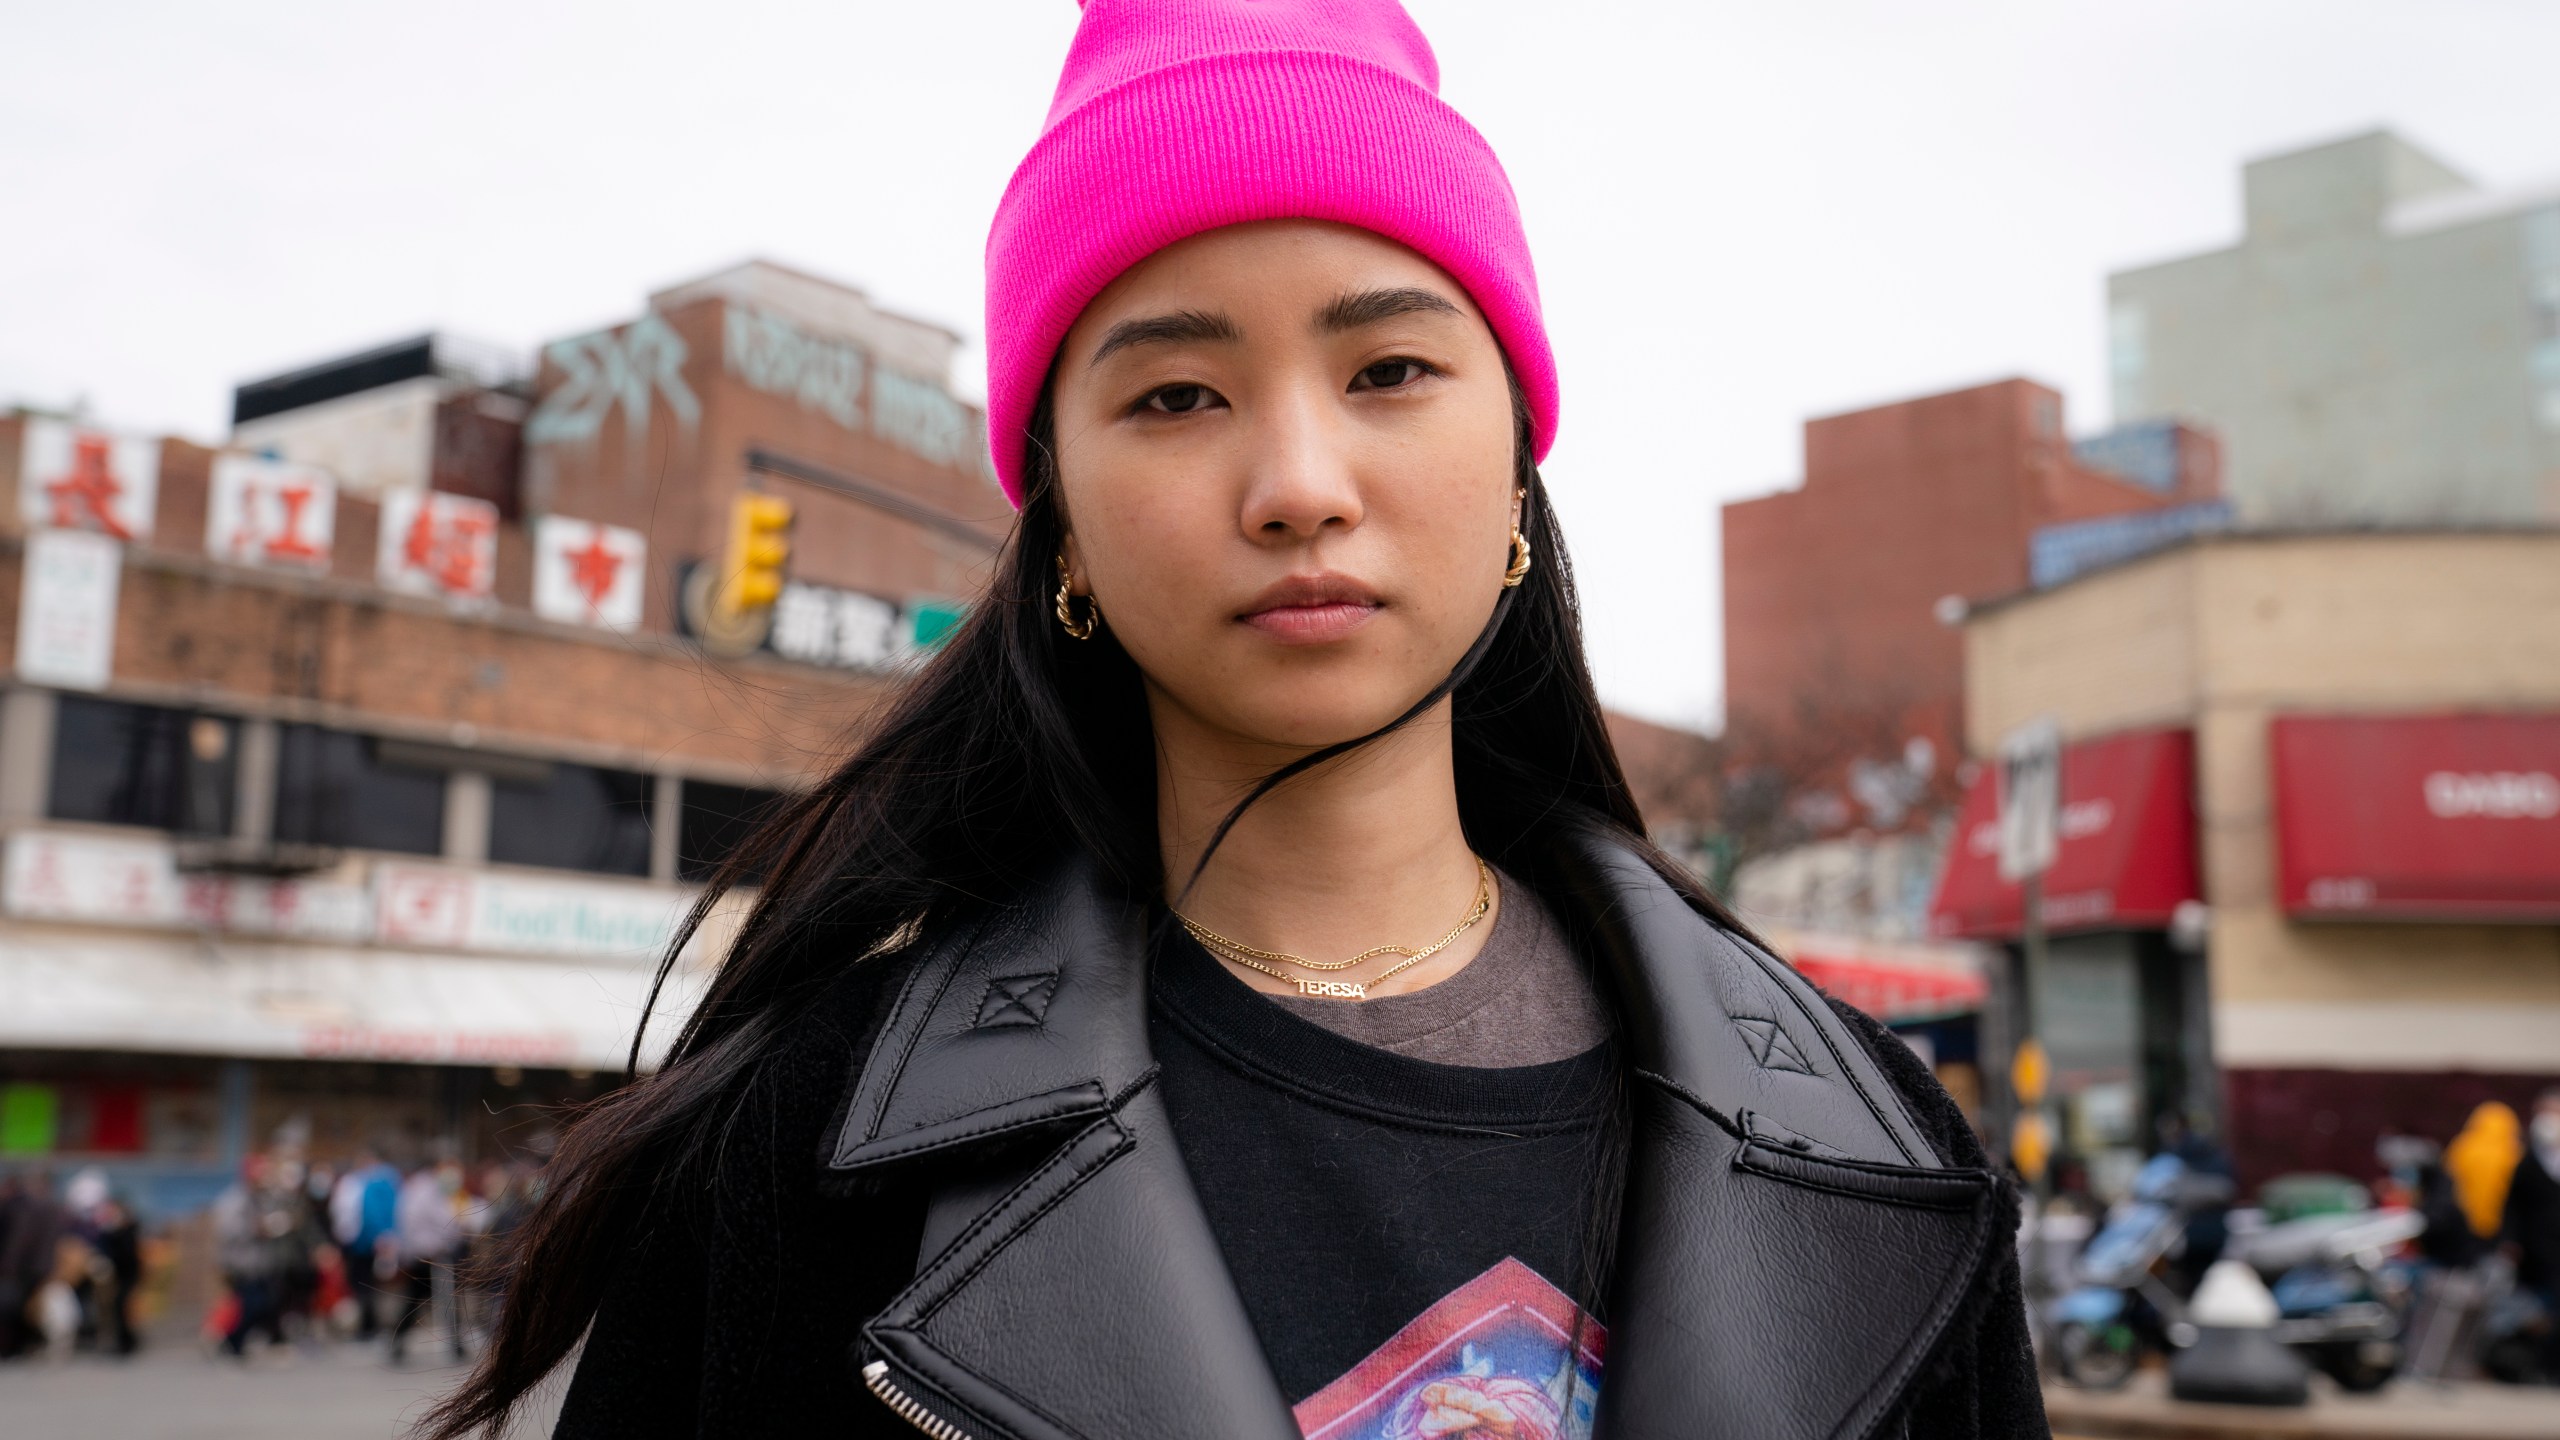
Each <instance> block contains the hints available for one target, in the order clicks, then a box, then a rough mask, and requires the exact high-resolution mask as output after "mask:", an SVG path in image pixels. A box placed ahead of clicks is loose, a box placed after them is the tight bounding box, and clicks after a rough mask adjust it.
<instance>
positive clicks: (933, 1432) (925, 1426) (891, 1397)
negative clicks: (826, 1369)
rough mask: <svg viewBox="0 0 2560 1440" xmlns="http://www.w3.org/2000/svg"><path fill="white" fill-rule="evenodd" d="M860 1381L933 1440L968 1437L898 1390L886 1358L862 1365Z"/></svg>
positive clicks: (955, 1439) (883, 1402)
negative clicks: (890, 1375) (891, 1377)
mask: <svg viewBox="0 0 2560 1440" xmlns="http://www.w3.org/2000/svg"><path fill="white" fill-rule="evenodd" d="M839 1373H841V1372H839ZM862 1383H863V1384H865V1385H868V1386H870V1387H871V1393H872V1394H874V1395H877V1396H879V1397H880V1403H881V1404H883V1405H886V1406H888V1407H889V1408H890V1409H891V1410H894V1411H896V1412H897V1414H898V1418H899V1419H901V1420H904V1421H906V1422H907V1423H908V1424H910V1425H913V1426H914V1427H916V1428H917V1429H919V1430H921V1431H923V1432H924V1433H926V1434H927V1435H930V1436H932V1437H933V1440H969V1437H968V1435H967V1434H966V1433H965V1432H964V1431H962V1430H961V1429H960V1427H959V1426H957V1425H954V1424H952V1423H951V1422H950V1421H948V1420H945V1419H943V1418H942V1417H941V1416H939V1415H936V1414H934V1413H933V1412H932V1411H930V1410H927V1409H926V1408H924V1406H923V1405H922V1404H920V1403H918V1402H917V1400H916V1398H915V1397H914V1396H912V1395H910V1394H908V1393H907V1392H906V1391H904V1390H901V1389H899V1388H898V1382H896V1381H895V1380H892V1379H890V1378H889V1362H888V1361H886V1360H874V1361H872V1362H871V1363H870V1364H868V1365H865V1366H863V1367H862Z"/></svg>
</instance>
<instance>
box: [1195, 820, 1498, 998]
mask: <svg viewBox="0 0 2560 1440" xmlns="http://www.w3.org/2000/svg"><path fill="white" fill-rule="evenodd" d="M1492 909H1493V871H1492V869H1491V868H1490V867H1488V866H1487V865H1486V864H1485V863H1484V859H1483V857H1481V856H1479V857H1477V859H1476V903H1475V904H1474V906H1473V907H1471V908H1470V909H1469V910H1468V911H1467V913H1466V917H1465V918H1464V919H1462V920H1460V921H1459V922H1458V923H1457V924H1455V925H1453V926H1451V927H1450V928H1449V933H1448V934H1446V935H1443V936H1441V937H1440V938H1439V939H1437V940H1434V941H1432V942H1431V943H1430V944H1428V945H1425V946H1423V947H1422V948H1421V949H1419V950H1416V949H1414V948H1412V947H1411V946H1407V945H1372V946H1370V947H1369V948H1368V949H1366V950H1363V951H1361V952H1360V953H1359V954H1357V955H1354V956H1352V957H1351V958H1350V959H1348V960H1309V959H1306V958H1304V957H1303V956H1298V955H1292V954H1289V953H1288V952H1287V951H1285V950H1260V949H1256V948H1255V947H1253V946H1251V945H1247V944H1245V943H1244V942H1243V941H1241V940H1230V939H1228V938H1227V937H1226V936H1224V935H1221V934H1219V933H1218V932H1217V931H1215V930H1212V929H1210V928H1209V927H1208V926H1206V925H1203V924H1201V923H1200V922H1199V921H1197V920H1194V919H1192V918H1191V917H1190V916H1188V915H1185V914H1183V913H1182V912H1181V911H1179V910H1176V911H1174V912H1173V918H1174V919H1176V920H1179V921H1181V922H1182V928H1183V930H1184V931H1186V932H1187V933H1189V935H1190V936H1191V938H1192V939H1194V940H1197V941H1199V942H1200V944H1201V946H1202V947H1203V948H1205V949H1207V950H1208V951H1209V952H1210V953H1211V954H1213V955H1216V956H1217V957H1218V958H1220V959H1222V960H1231V961H1233V962H1235V963H1236V964H1238V965H1241V966H1243V967H1244V968H1246V969H1247V970H1254V971H1259V972H1260V973H1262V974H1265V975H1268V976H1270V977H1271V978H1272V979H1274V980H1285V981H1287V982H1288V983H1290V984H1292V985H1295V986H1297V987H1298V993H1299V994H1301V995H1322V996H1328V997H1332V998H1336V999H1343V1000H1366V999H1368V998H1369V987H1371V986H1373V985H1383V984H1385V983H1386V981H1387V979H1388V978H1389V977H1390V976H1394V975H1398V974H1401V973H1402V972H1404V971H1405V970H1408V969H1410V968H1412V967H1413V966H1416V965H1419V964H1421V963H1422V962H1423V961H1425V960H1428V959H1430V958H1431V957H1432V956H1434V955H1437V954H1439V953H1440V952H1441V951H1443V950H1446V949H1448V948H1449V947H1450V946H1451V945H1453V944H1455V943H1457V939H1458V937H1459V936H1461V935H1464V934H1466V933H1467V932H1468V931H1469V930H1472V929H1474V928H1475V925H1476V922H1477V921H1479V920H1482V919H1483V918H1484V917H1485V915H1486V913H1487V912H1489V911H1490V910H1492ZM1381 955H1401V956H1403V957H1404V958H1403V959H1401V960H1398V961H1397V962H1396V963H1394V964H1393V965H1390V966H1388V967H1387V968H1386V969H1384V970H1381V971H1379V972H1378V973H1377V974H1375V975H1372V976H1370V977H1369V978H1368V979H1366V980H1307V979H1302V978H1300V977H1299V976H1295V975H1291V974H1289V973H1287V972H1286V971H1282V970H1275V969H1273V968H1271V965H1268V964H1264V963H1263V962H1264V961H1270V962H1273V963H1275V964H1280V965H1294V966H1296V967H1298V968H1299V969H1301V970H1314V971H1318V972H1325V973H1330V972H1334V971H1341V970H1348V969H1350V968H1351V967H1352V966H1354V965H1358V964H1361V963H1363V962H1366V961H1369V960H1374V959H1376V958H1378V957H1379V956H1381Z"/></svg>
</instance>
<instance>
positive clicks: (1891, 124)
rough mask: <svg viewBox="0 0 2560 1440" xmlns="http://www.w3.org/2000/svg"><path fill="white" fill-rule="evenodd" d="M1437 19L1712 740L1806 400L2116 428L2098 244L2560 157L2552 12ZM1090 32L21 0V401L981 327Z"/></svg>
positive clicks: (1648, 619) (1011, 25)
mask: <svg viewBox="0 0 2560 1440" xmlns="http://www.w3.org/2000/svg"><path fill="white" fill-rule="evenodd" d="M1410 8H1411V9H1412V10H1413V11H1414V13H1415V14H1416V16H1417V17H1418V18H1419V19H1420V21H1421V22H1422V25H1423V28H1424V30H1425V31H1426V32H1427V33H1429V35H1430V36H1431V38H1432V40H1433V42H1434V44H1435V45H1436V46H1437V48H1438V50H1439V53H1440V59H1441V68H1442V72H1443V77H1444V94H1445V95H1446V96H1447V97H1448V98H1449V99H1450V100H1451V101H1452V102H1453V103H1455V104H1456V105H1457V106H1458V108H1459V109H1460V110H1462V111H1464V112H1465V113H1466V114H1467V115H1468V116H1469V117H1470V118H1472V119H1473V120H1474V121H1475V122H1476V124H1477V126H1478V127H1479V128H1480V129H1482V130H1483V131H1484V132H1485V133H1486V134H1487V135H1488V136H1489V137H1491V139H1492V141H1493V143H1494V146H1495V148H1496V149H1497V150H1498V151H1499V152H1500V153H1501V155H1502V157H1503V159H1504V161H1505V162H1506V164H1507V165H1508V167H1509V169H1510V171H1511V175H1512V179H1513V182H1514V184H1515V185H1516V186H1517V188H1518V189H1519V191H1520V195H1521V201H1522V206H1523V209H1524V210H1525V212H1526V214H1527V217H1528V224H1529V231H1530V238H1531V242H1532V245H1533V248H1534V249H1535V251H1536V254H1537V257H1538V264H1539V270H1540V273H1541V277H1542V280H1543V282H1544V286H1545V291H1546V304H1547V313H1548V318H1549V323H1550V325H1551V327H1552V329H1553V332H1554V335H1555V339H1556V344H1557V349H1558V351H1559V352H1560V358H1561V363H1562V366H1563V374H1564V387H1565V390H1564V394H1565V410H1564V425H1563V430H1562V438H1561V441H1560V443H1559V444H1558V445H1557V447H1556V451H1555V454H1554V455H1553V457H1552V458H1551V460H1550V463H1549V465H1548V476H1549V480H1550V483H1551V484H1552V486H1553V487H1554V490H1555V492H1556V495H1557V503H1558V507H1559V509H1560V511H1561V512H1562V514H1563V517H1564V519H1565V522H1566V524H1567V526H1568V527H1569V532H1570V535H1571V537H1572V539H1573V541H1574V546H1575V556H1576V559H1577V561H1578V563H1579V566H1580V569H1581V573H1582V576H1583V578H1584V586H1585V594H1586V595H1587V597H1588V601H1589V623H1590V629H1591V639H1592V648H1593V652H1594V659H1595V663H1596V664H1597V666H1598V669H1599V678H1600V686H1601V689H1602V691H1603V693H1604V694H1605V695H1606V696H1607V698H1608V699H1609V700H1610V701H1611V702H1612V703H1615V704H1619V705H1622V706H1624V707H1626V708H1629V709H1632V710H1635V711H1637V712H1639V713H1642V714H1647V715H1651V716H1654V717H1657V718H1662V719H1669V720H1675V721H1684V722H1688V723H1696V724H1705V723H1709V722H1711V721H1712V720H1713V718H1714V717H1715V715H1716V714H1717V705H1718V691H1719V689H1720V684H1721V669H1722V661H1721V658H1720V655H1719V647H1718V639H1717V637H1718V618H1717V608H1718V607H1717V595H1718V581H1717V544H1718V542H1717V535H1716V528H1715V507H1716V506H1717V504H1718V503H1720V502H1722V501H1724V500H1729V499H1733V498H1737V497H1740V496H1744V495H1749V494H1754V493H1758V492H1762V491H1766V490H1769V489H1773V488H1776V487H1777V486H1780V485H1782V484H1786V483H1789V482H1790V481H1791V480H1792V479H1793V477H1795V476H1796V474H1797V473H1798V470H1799V444H1798V442H1799V430H1798V427H1799V426H1800V425H1801V423H1802V422H1803V420H1804V419H1805V417H1807V416H1810V415H1818V414H1823V413H1827V412H1832V411H1837V410H1843V409H1850V408H1855V407H1858V406H1862V405H1867V404H1871V403H1876V402H1880V401H1885V400H1892V399H1898V398H1903V397H1907V396H1912V395H1919V394H1926V393H1929V392H1931V391H1935V390H1941V389H1948V388H1953V387H1955V386H1959V385H1964V384H1969V383H1972V382H1976V381H1980V380H1986V379H1993V378H1998V377H2001V376H2006V375H2021V374H2022V375H2028V376H2032V377H2034V378H2037V379H2040V380H2043V381H2045V382H2047V383H2049V384H2053V385H2057V386H2059V387H2061V388H2062V389H2063V390H2064V391H2065V392H2066V393H2067V394H2068V395H2069V397H2070V405H2071V412H2070V413H2071V425H2072V428H2073V430H2074V431H2075V432H2082V431H2088V430H2095V429H2099V428H2102V427H2103V426H2104V425H2105V423H2106V421H2107V418H2108V417H2107V415H2106V411H2105V406H2106V393H2105V385H2104V372H2103V358H2104V357H2103V346H2104V336H2103V324H2102V319H2103V317H2102V313H2101V312H2102V308H2103V307H2102V296H2103V286H2104V279H2105V275H2106V272H2107V271H2108V270H2110V269H2113V268H2119V267H2122V266H2125V265H2128V264H2132V263H2139V262H2143V261H2148V260H2152V259H2157V258H2162V257H2165V256H2169V255H2175V254H2180V253H2185V252H2187V251H2191V250H2196V249H2201V248H2206V247H2210V246H2215V245H2220V244H2224V243H2227V242H2228V241H2229V240H2230V239H2232V238H2233V237H2234V236H2235V234H2236V232H2237V229H2238V225H2239V219H2238V216H2239V176H2238V166H2239V164H2240V162H2241V161H2242V160H2243V159H2244V158H2247V157H2251V156H2255V155H2260V154H2265V153H2268V152H2270V151H2274V150H2282V149H2289V148H2292V147H2294V146H2296V145H2298V144H2301V143H2304V142H2311V141H2318V140H2324V139H2329V138H2333V137H2335V136H2337V135H2340V134H2344V133H2348V132H2351V131H2356V130H2362V129H2367V128H2371V127H2374V126H2377V125H2390V126H2393V127H2395V128H2398V129H2400V130H2401V131H2403V133H2405V134H2407V135H2409V136H2410V137H2411V138H2413V139H2415V140H2417V141H2418V142H2419V143H2420V144H2422V145H2425V146H2428V147H2430V148H2432V149H2433V150H2435V151H2436V153H2438V154H2439V155H2440V156H2442V157H2444V158H2446V159H2447V160H2449V161H2451V162H2452V163H2453V164H2454V165H2455V166H2456V167H2457V168H2460V169H2463V170H2465V171H2467V172H2468V173H2470V174H2472V175H2473V176H2474V177H2475V178H2478V179H2480V180H2482V181H2483V182H2485V183H2488V184H2491V185H2497V186H2505V185H2512V184H2522V183H2529V182H2534V181H2539V180H2544V179H2548V178H2552V177H2554V176H2560V69H2555V66H2554V58H2553V57H2555V56H2560V4H2555V3H2549V0H2400V3H2382V0H2108V3H2100V0H2041V3H2028V0H1935V3H1912V0H1800V3H1794V4H1767V3H1751V4H1740V3H1721V0H1719V3H1698V0H1684V3H1668V0H1665V3H1656V4H1642V5H1639V4H1617V3H1601V0H1576V3H1573V4H1561V3H1555V0H1546V3H1521V0H1412V3H1411V5H1410ZM1075 17H1076V9H1075V6H1074V4H1072V3H1071V0H945V3H938V4H923V5H917V4H902V5H895V6H892V5H884V4H873V3H861V0H843V3H825V4H820V3H801V4H789V5H786V4H770V3H761V0H726V3H722V4H719V5H711V4H693V5H669V4H649V3H635V0H611V3H607V0H575V3H567V0H561V3H550V0H439V3H436V4H433V5H426V4H410V5H391V4H381V3H363V0H357V3H350V0H303V3H288V0H230V3H226V4H222V5H208V4H204V3H201V0H188V3H119V0H92V3H87V4H63V3H43V4H39V3H36V0H0V21H5V33H6V34H7V35H8V46H7V48H8V51H9V52H10V60H9V62H8V63H7V64H6V66H5V67H0V68H5V73H6V75H7V81H6V83H5V84H0V218H5V223H0V403H5V402H6V401H8V400H12V399H16V400H25V401H32V402H37V403H43V404H50V405H60V404H65V403H70V402H72V401H74V400H79V401H84V402H85V403H86V404H87V406H88V407H89V409H90V410H91V412H92V413H93V414H94V415H95V416H97V417H98V418H99V419H101V420H104V421H107V422H110V423H116V424H122V425H130V426H134V427H144V428H166V429H170V430H174V431H177V432H180V433H184V434H188V435H191V436H195V437H197V438H200V439H208V440H210V439H215V438H218V437H219V436H220V435H221V434H222V432H223V429H224V426H225V422H226V420H227V418H228V414H229V412H228V405H229V394H230V387H231V386H232V385H233V384H235V383H236V382H238V381H240V380H242V379H245V378H250V377H254V376H257V375H259V374H263V373H267V372H271V371H274V370H277V369H281V368H285V367H288V366H292V365H296V364H300V363H304V362H307V361H311V360H315V359H320V358H325V357H327V356H329V355H331V354H334V353H337V352H340V351H343V350H346V349H350V348H354V347H358V346H363V345H368V344H372V343H376V342H379V341H382V340H386V339H390V338H393V337H396V336H399V335H402V334H407V333H413V332H415V331H418V330H421V329H426V328H430V327H439V328H449V329H452V330H455V331H458V332H461V333H465V334H469V335H474V336H479V337H484V338H487V339H491V340H496V341H500V342H504V343H507V344H510V345H514V346H518V347H522V348H525V349H527V350H530V348H531V347H533V346H534V345H536V344H538V343H539V342H541V341H543V340H546V339H551V338H556V337H559V336H562V335H566V334H570V333H574V332H578V331H581V330H585V329H589V328H593V327H595V326H598V325H603V324H608V323H612V322H615V321H618V320H621V319H625V318H628V317H629V316H630V315H631V314H632V313H634V312H635V311H636V309H637V307H638V305H639V304H640V301H641V297H642V296H643V295H644V294H645V293H646V292H647V291H648V290H650V289H653V288H655V287H657V286H660V285H663V284H666V283H668V282H670V281H674V280H679V279H684V278H687V277H689V276H691V275H694V274H698V273H700V272H703V271H706V270H709V269H711V268H714V267H717V266H720V265H724V264H726V263H729V262H731V261H733V260H736V259H739V258H742V257H745V256H749V255H764V256H770V257H773V258H775V259H780V260H786V261H789V262H792V263H795V264H798V265H801V266H803V267H806V268H809V269H812V270H815V271H817V272H819V273H822V274H826V275H831V276H835V277H839V278H841V279H844V280H847V281H851V282H853V283H854V284H857V285H860V286H862V287H864V288H865V289H867V290H869V291H870V292H871V294H872V295H873V296H874V298H876V299H879V300H881V301H883V302H885V303H888V304H890V305H892V306H895V307H899V308H903V309H907V310H910V311H913V312H915V313H918V314H921V315H925V316H928V317H931V318H933V319H936V320H940V321H942V322H944V323H947V324H950V325H952V326H954V327H955V328H958V329H960V330H963V331H965V332H968V333H970V334H971V335H972V336H974V335H975V334H976V332H977V331H978V328H979V323H980V312H979V304H980V291H979V255H980V245H981V242H982V240H983V238H984V235H985V230H986V222H987V217H988V215H989V214H990V212H991V211H992V210H993V208H994V205H995V200H996V197H997V195H998V194H999V192H1000V191H1001V190H1002V188H1003V186H1004V182H1005V179H1006V177H1007V175H1008V174H1009V173H1010V172H1011V170H1012V167H1013V164H1014V162H1015V160H1016V159H1017V158H1019V156H1020V154H1021V152H1022V150H1023V149H1024V148H1025V147H1026V146H1027V145H1028V144H1029V142H1030V140H1031V139H1032V137H1033V135H1034V134H1035V133H1036V131H1037V128H1038V125H1039V122H1040V117H1041V115H1042V113H1043V111H1044V110H1045V109H1046V108H1047V103H1048V97H1049V93H1050V89H1051V87H1052V86H1053V84H1054V83H1055V79H1056V70H1057V65H1058V63H1059V60H1060V59H1061V57H1062V56H1063V55H1064V53H1065V49H1066V44H1067V39H1068V37H1069V35H1070V34H1071V33H1072V31H1073V27H1074V23H1075ZM965 363H966V364H968V365H971V366H974V365H975V364H976V363H977V359H976V353H975V351H974V350H973V351H972V352H971V354H970V356H969V357H968V359H967V361H966V362H965ZM962 385H963V388H964V389H966V390H968V391H969V392H970V393H972V394H975V393H977V392H978V391H979V389H980V387H981V385H982V381H981V379H980V377H978V376H977V375H975V374H969V375H965V376H963V377H962Z"/></svg>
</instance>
